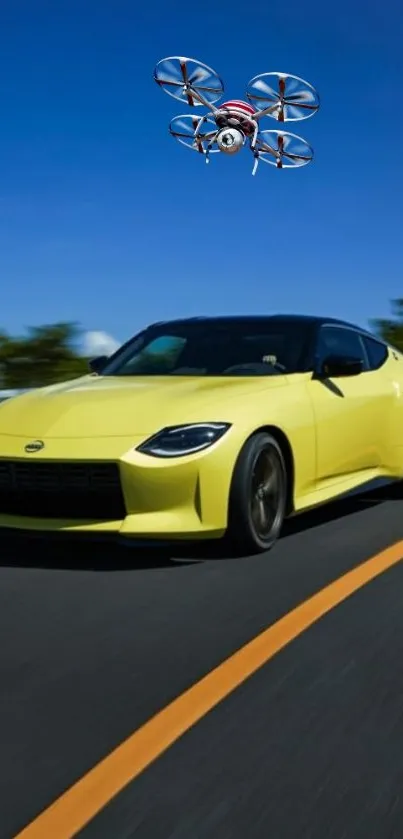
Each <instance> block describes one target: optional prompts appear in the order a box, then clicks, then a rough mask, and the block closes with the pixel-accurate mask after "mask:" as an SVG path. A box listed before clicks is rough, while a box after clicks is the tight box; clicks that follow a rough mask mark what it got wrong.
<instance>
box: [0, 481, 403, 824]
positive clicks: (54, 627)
mask: <svg viewBox="0 0 403 839" xmlns="http://www.w3.org/2000/svg"><path fill="white" fill-rule="evenodd" d="M399 495H400V496H401V497H402V498H403V491H402V489H399V490H396V489H394V490H393V491H392V490H389V491H382V492H379V493H378V494H375V495H372V496H367V497H366V499H364V498H357V499H356V500H355V501H353V502H348V503H345V502H344V503H342V504H337V505H332V506H331V507H328V508H325V509H323V510H322V511H320V512H316V513H313V514H309V515H305V516H303V517H301V518H299V519H296V520H295V521H294V523H293V524H292V526H291V524H290V526H289V528H288V531H287V532H286V533H285V535H284V537H283V538H282V539H281V540H280V542H279V544H278V546H277V547H276V548H275V549H274V550H273V551H272V552H270V554H267V555H264V556H260V557H258V558H242V559H229V558H224V559H223V558H219V557H218V558H217V557H215V558H209V559H200V558H199V559H198V560H196V561H195V560H194V559H193V560H192V561H190V560H189V561H187V560H186V559H184V558H181V559H180V560H176V561H172V559H171V558H169V557H167V556H164V555H162V554H161V555H158V554H157V555H156V554H150V553H149V552H144V551H143V552H141V553H137V552H136V553H133V552H131V551H127V550H124V549H121V550H119V551H117V550H116V549H113V548H112V547H110V546H107V547H105V548H104V549H103V550H102V551H101V549H100V548H98V547H92V548H91V549H90V550H89V549H88V548H87V549H86V550H79V549H78V547H76V546H74V547H71V549H69V550H67V551H62V550H61V549H60V548H59V547H55V546H52V545H49V546H47V545H42V543H40V542H39V543H34V544H32V545H31V546H28V544H27V543H25V542H21V543H19V542H14V541H11V542H8V541H6V540H5V539H3V538H2V539H1V540H0V639H1V647H0V679H1V683H0V684H1V692H0V746H1V748H0V839H12V837H14V836H15V835H16V833H18V832H19V831H20V830H21V829H22V828H23V827H24V826H25V825H26V824H28V823H29V822H30V821H31V820H33V819H34V818H35V817H36V816H37V815H38V814H39V813H40V811H42V810H43V809H44V808H46V807H48V806H49V805H50V804H51V803H52V801H53V800H54V799H56V798H57V797H58V796H59V795H61V793H63V791H64V790H65V789H66V788H68V787H69V786H70V785H71V784H73V783H74V782H75V781H77V780H78V779H79V778H80V777H81V776H82V775H84V774H85V773H86V772H87V771H88V770H89V769H91V767H93V766H94V764H96V763H97V762H98V761H99V760H100V759H101V758H103V757H104V756H105V755H107V754H108V753H109V752H110V751H111V750H112V749H114V748H115V747H116V746H117V745H118V744H119V743H120V742H121V741H123V740H125V738H127V737H128V736H129V735H130V734H131V733H132V732H133V731H135V730H136V729H137V728H138V727H139V726H140V725H141V724H143V723H144V722H146V721H147V720H148V719H149V718H151V717H152V716H153V715H154V714H155V713H156V712H157V711H159V710H160V709H161V708H163V707H164V706H166V705H167V703H169V702H170V701H171V700H173V699H174V698H175V697H177V696H178V695H179V694H181V693H182V692H183V691H184V690H185V689H187V688H188V687H189V686H190V685H192V684H193V683H194V682H196V681H197V680H199V679H200V678H201V677H202V676H204V675H205V674H206V673H208V672H209V671H211V669H212V668H213V667H215V666H216V665H218V664H219V663H220V662H222V661H223V660H224V659H225V658H226V657H228V656H229V655H231V654H232V653H233V652H235V651H236V650H237V649H238V648H240V647H241V646H242V645H244V644H245V643H246V642H248V641H249V640H250V639H252V638H253V637H254V636H256V635H257V634H258V633H260V632H262V630H264V629H265V628H266V627H268V626H269V625H271V624H273V623H274V622H275V621H277V620H278V619H279V618H281V617H282V616H283V615H285V614H286V613H287V612H289V611H290V610H291V609H293V608H294V607H295V606H296V605H297V604H299V603H301V602H302V601H304V600H305V599H306V598H308V597H310V596H311V595H312V594H314V593H315V592H316V591H318V590H319V589H321V588H322V587H323V586H325V585H327V584H328V583H330V582H331V581H332V580H334V579H336V578H338V577H340V576H341V575H343V574H344V573H346V572H347V571H349V570H350V569H352V568H354V567H356V566H357V565H359V564H360V563H362V562H364V561H365V560H366V559H368V558H369V557H370V556H373V555H374V554H376V553H377V552H379V551H380V550H382V549H383V548H385V547H386V546H388V545H390V544H392V543H394V542H396V541H398V540H400V539H403V500H400V497H399ZM207 553H208V550H207V549H206V554H207ZM402 790H403V565H402V564H400V563H399V564H397V565H396V566H394V567H393V568H391V569H390V570H388V571H386V572H385V573H384V574H382V575H381V576H380V577H378V578H377V579H375V580H373V581H372V582H370V583H368V584H367V585H366V586H365V587H363V588H362V589H360V590H359V591H357V592H356V593H355V594H353V595H352V596H351V597H350V598H348V599H347V600H346V601H344V602H343V603H341V604H340V605H339V606H337V607H336V608H335V609H334V610H332V611H331V612H330V613H329V614H327V615H326V616H325V617H323V618H322V619H321V620H320V621H319V622H318V623H316V624H314V625H313V626H311V627H310V628H308V629H307V630H306V631H305V632H304V633H303V634H302V635H301V636H300V637H298V638H297V639H296V640H294V641H293V642H292V643H291V644H289V645H288V646H287V647H285V648H284V649H283V650H282V651H281V652H279V653H278V654H277V655H276V656H275V657H274V658H273V659H272V660H270V661H269V662H268V663H267V664H265V665H264V666H263V667H262V668H261V669H260V670H259V671H258V672H256V673H255V674H254V675H253V676H252V677H251V678H250V679H248V680H247V681H246V682H245V683H244V684H242V685H241V686H240V687H239V688H238V689H237V690H236V691H234V692H233V693H232V694H231V695H230V696H228V698H227V699H225V700H224V701H223V702H222V703H220V704H219V705H217V707H215V708H214V709H213V710H212V711H211V712H210V713H209V714H207V716H205V717H204V718H203V719H202V720H201V721H200V722H199V723H197V725H195V726H194V727H193V728H192V729H191V730H190V731H188V732H187V733H186V734H185V735H184V736H183V737H181V738H180V739H179V740H178V741H177V742H176V743H174V744H173V745H172V746H171V748H169V749H168V750H167V751H166V752H165V753H164V754H163V755H162V756H161V757H160V758H158V759H157V760H156V761H155V762H154V763H153V764H152V765H151V766H149V767H148V768H147V769H146V770H145V771H144V772H143V773H142V774H141V775H140V776H139V777H138V778H137V779H136V780H135V781H133V782H132V783H130V784H129V785H128V786H127V787H126V788H125V789H124V790H123V791H122V792H120V793H119V794H118V795H117V796H116V798H114V799H113V800H112V801H111V802H110V803H109V804H108V805H107V806H106V807H105V808H104V809H103V810H102V811H101V812H100V813H99V814H98V815H97V816H95V818H94V819H93V820H92V821H91V822H90V823H89V824H87V826H86V827H84V828H83V830H82V831H81V832H80V833H79V834H78V835H79V836H80V839H131V837H135V839H227V838H228V839H238V837H239V839H255V837H256V839H266V837H267V839H268V837H273V838H274V839H296V837H298V839H350V837H351V839H361V837H363V838H364V837H365V839H386V838H388V839H389V837H396V839H401V837H402V836H403V798H402ZM43 839H58V836H57V835H52V836H49V837H48V836H43Z"/></svg>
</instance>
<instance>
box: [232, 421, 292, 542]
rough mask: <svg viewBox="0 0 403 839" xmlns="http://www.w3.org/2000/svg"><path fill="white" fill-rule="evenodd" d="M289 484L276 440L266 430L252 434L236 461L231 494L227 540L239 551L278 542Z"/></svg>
mask: <svg viewBox="0 0 403 839" xmlns="http://www.w3.org/2000/svg"><path fill="white" fill-rule="evenodd" d="M287 484H288V477H287V470H286V465H285V461H284V457H283V453H282V451H281V448H280V446H279V444H278V443H277V440H275V438H274V437H272V436H271V434H268V433H266V432H258V433H257V434H255V435H254V436H253V437H250V438H249V440H247V441H246V443H245V445H244V446H243V448H242V449H241V452H240V454H239V456H238V459H237V462H236V464H235V469H234V474H233V476H232V483H231V489H230V495H229V510H228V529H227V539H228V541H229V542H230V544H231V547H232V548H234V549H235V550H236V552H237V553H239V552H240V551H241V552H242V554H244V555H251V554H255V553H261V552H263V551H269V550H270V549H271V548H272V547H273V545H274V544H275V543H276V542H277V539H278V537H279V535H280V532H281V529H282V526H283V522H284V519H285V516H286V511H287ZM265 485H266V492H265Z"/></svg>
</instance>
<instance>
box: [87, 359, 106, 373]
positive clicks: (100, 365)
mask: <svg viewBox="0 0 403 839" xmlns="http://www.w3.org/2000/svg"><path fill="white" fill-rule="evenodd" d="M107 361H109V358H108V356H107V355H98V356H97V357H96V358H91V360H90V362H89V368H90V370H91V373H98V374H100V373H102V370H103V369H104V367H105V364H106V363H107Z"/></svg>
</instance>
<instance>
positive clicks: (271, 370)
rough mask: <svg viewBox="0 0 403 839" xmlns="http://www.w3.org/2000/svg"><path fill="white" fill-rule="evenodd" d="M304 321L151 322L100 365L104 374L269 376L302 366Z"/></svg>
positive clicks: (298, 368) (305, 340) (305, 336)
mask: <svg viewBox="0 0 403 839" xmlns="http://www.w3.org/2000/svg"><path fill="white" fill-rule="evenodd" d="M307 340H309V332H308V328H307V325H306V324H304V323H301V322H298V321H297V322H288V321H285V322H284V321H278V322H275V321H273V322H270V321H269V320H267V321H265V320H264V319H263V318H262V319H261V321H259V320H258V321H257V322H253V321H252V322H251V321H247V320H246V321H236V320H234V321H227V322H223V321H220V320H217V321H213V320H211V321H208V320H204V321H202V322H201V321H187V322H186V321H182V322H176V323H175V322H172V323H166V324H161V325H157V326H152V327H150V328H149V329H146V330H145V331H144V332H142V333H140V335H138V336H137V337H136V338H133V340H132V341H130V342H129V343H128V344H126V345H125V346H124V347H123V348H122V349H121V350H119V351H118V352H117V353H116V354H115V356H113V357H112V358H111V359H110V361H109V362H108V363H107V364H106V366H105V368H104V369H103V371H102V375H104V376H275V375H282V374H284V373H297V372H301V371H302V370H304V369H305V368H304V366H303V364H304V358H305V357H306V346H307Z"/></svg>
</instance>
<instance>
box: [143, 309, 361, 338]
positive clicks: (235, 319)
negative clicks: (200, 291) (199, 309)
mask: <svg viewBox="0 0 403 839" xmlns="http://www.w3.org/2000/svg"><path fill="white" fill-rule="evenodd" d="M268 321H271V322H282V321H284V322H288V323H289V322H290V321H291V322H292V321H295V323H301V324H303V323H304V324H307V325H312V326H321V325H323V324H325V323H326V324H327V323H331V324H335V325H337V326H346V327H349V328H350V329H358V330H359V331H360V332H365V333H366V334H367V335H369V334H370V333H369V332H368V331H367V330H366V329H363V328H362V327H360V326H357V324H354V323H349V322H348V321H345V320H340V319H339V318H330V317H322V316H320V315H295V314H275V315H205V316H199V317H190V318H175V319H172V320H168V321H160V322H159V323H158V324H153V325H154V326H164V325H168V324H174V323H175V324H178V325H179V324H185V323H189V324H191V323H228V324H231V323H234V324H235V323H243V322H244V323H251V322H252V323H253V322H255V323H256V324H258V323H267V322H268Z"/></svg>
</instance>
